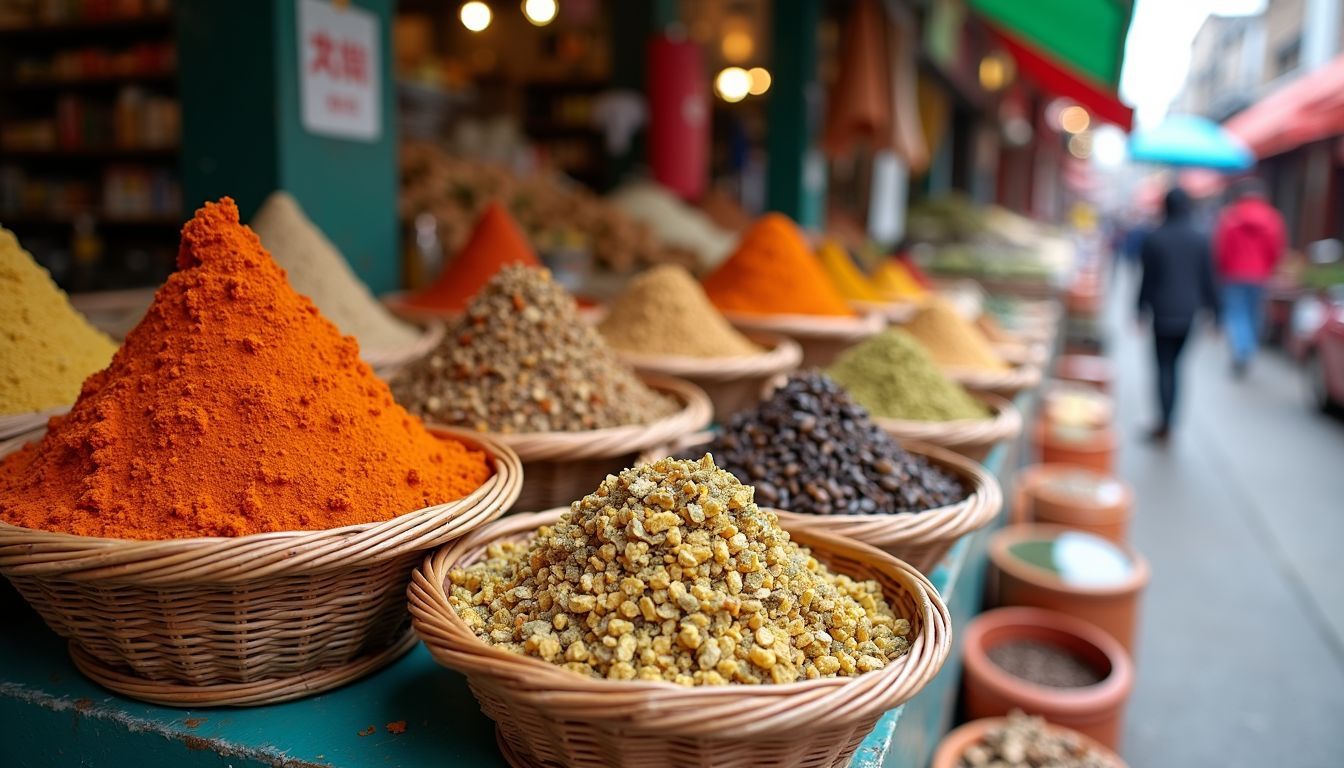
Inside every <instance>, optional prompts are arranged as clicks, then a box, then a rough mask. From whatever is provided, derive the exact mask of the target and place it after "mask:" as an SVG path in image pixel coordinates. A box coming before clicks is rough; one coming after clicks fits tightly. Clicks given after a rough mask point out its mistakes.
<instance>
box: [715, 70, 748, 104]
mask: <svg viewBox="0 0 1344 768" xmlns="http://www.w3.org/2000/svg"><path fill="white" fill-rule="evenodd" d="M714 90H715V91H717V92H718V94H719V98H721V99H723V100H724V101H726V102H728V103H730V104H731V103H735V102H739V101H741V100H743V99H745V98H747V94H748V93H751V75H749V74H747V70H745V69H743V68H741V67H725V68H724V69H723V70H722V71H721V72H719V76H718V77H716V78H714Z"/></svg>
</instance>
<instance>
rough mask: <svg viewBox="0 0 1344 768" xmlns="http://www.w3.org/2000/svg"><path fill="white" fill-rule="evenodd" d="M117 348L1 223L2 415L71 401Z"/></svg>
mask: <svg viewBox="0 0 1344 768" xmlns="http://www.w3.org/2000/svg"><path fill="white" fill-rule="evenodd" d="M116 351H117V345H116V343H115V342H113V341H112V339H110V338H108V337H107V336H106V335H105V334H103V333H102V332H101V331H99V330H98V329H96V328H94V327H93V326H92V325H91V324H89V321H88V320H86V319H85V318H84V316H83V315H81V314H79V312H78V311H76V310H75V308H74V307H72V306H70V299H69V297H67V296H66V295H65V292H64V291H62V290H61V289H60V288H59V287H57V285H56V283H54V282H52V279H51V275H49V274H47V271H46V270H45V269H43V268H42V267H41V266H39V265H38V263H37V262H36V261H34V260H33V257H32V256H31V255H29V253H28V252H27V251H25V250H24V249H23V247H22V246H20V245H19V241H18V238H16V237H15V236H14V233H13V232H10V231H9V230H7V229H4V228H3V227H0V416H7V415H10V414H15V413H32V412H34V411H45V410H48V409H50V408H56V407H59V406H62V405H70V404H71V403H73V402H75V398H76V397H78V396H79V388H80V386H81V385H82V384H83V383H84V379H85V378H87V377H88V376H89V374H91V373H94V372H96V371H99V370H102V369H103V368H105V367H106V366H107V364H108V361H110V360H111V359H112V353H114V352H116Z"/></svg>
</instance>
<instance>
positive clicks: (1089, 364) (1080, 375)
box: [1055, 355, 1115, 394]
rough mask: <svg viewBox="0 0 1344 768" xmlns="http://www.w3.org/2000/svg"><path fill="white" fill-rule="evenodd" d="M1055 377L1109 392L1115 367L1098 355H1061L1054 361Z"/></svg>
mask: <svg viewBox="0 0 1344 768" xmlns="http://www.w3.org/2000/svg"><path fill="white" fill-rule="evenodd" d="M1055 378H1057V379H1063V380H1064V381H1075V382H1078V383H1079V384H1087V385H1088V386H1091V387H1095V388H1096V389H1098V390H1100V391H1102V392H1105V393H1107V394H1110V392H1111V382H1112V381H1113V380H1114V379H1115V369H1114V367H1113V366H1112V365H1111V361H1110V360H1108V359H1106V358H1104V357H1101V356H1100V355H1061V356H1060V358H1059V362H1057V363H1055Z"/></svg>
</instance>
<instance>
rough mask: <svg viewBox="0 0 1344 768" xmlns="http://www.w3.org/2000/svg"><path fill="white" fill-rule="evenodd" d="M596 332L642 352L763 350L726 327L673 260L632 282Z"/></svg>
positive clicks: (692, 354) (740, 353)
mask: <svg viewBox="0 0 1344 768" xmlns="http://www.w3.org/2000/svg"><path fill="white" fill-rule="evenodd" d="M599 330H601V331H602V335H603V336H604V337H606V339H607V342H608V343H610V344H611V345H612V346H613V347H615V348H617V349H623V350H626V351H629V352H638V353H640V354H645V355H678V356H685V357H743V356H746V355H757V354H760V353H761V351H762V350H761V348H760V347H758V346H757V345H755V344H753V343H752V342H751V339H748V338H747V337H746V336H743V335H742V334H741V333H738V332H737V330H736V329H735V328H733V326H731V325H729V323H728V321H727V320H726V319H724V317H723V315H721V314H719V310H718V309H716V308H715V307H714V305H713V304H712V303H710V301H709V297H708V296H706V295H705V290H704V289H703V288H701V287H700V284H699V283H698V282H696V280H695V278H694V277H692V276H691V273H690V272H687V271H686V270H685V269H684V268H682V267H678V266H675V265H672V264H665V265H663V266H658V267H653V268H652V269H649V270H648V271H646V272H643V273H641V274H640V275H639V276H637V277H635V279H633V280H631V281H630V286H629V287H628V288H627V289H626V291H625V293H623V294H621V297H620V298H619V299H617V300H616V301H615V302H614V303H612V305H611V310H610V311H609V312H608V313H607V316H606V318H604V319H603V320H602V324H601V325H600V326H599Z"/></svg>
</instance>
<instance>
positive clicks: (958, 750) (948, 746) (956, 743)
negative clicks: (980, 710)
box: [929, 717, 1128, 768]
mask: <svg viewBox="0 0 1344 768" xmlns="http://www.w3.org/2000/svg"><path fill="white" fill-rule="evenodd" d="M1006 722H1008V719H1007V718H1005V717H985V718H981V719H980V720H972V721H971V722H969V723H966V724H964V725H961V726H959V727H957V728H954V729H953V730H952V731H950V732H948V734H947V735H946V736H944V737H943V740H942V741H940V742H938V750H937V751H936V752H934V753H933V762H932V763H931V764H930V766H929V768H959V766H960V765H961V756H962V755H964V754H966V750H968V749H970V748H971V747H973V746H975V745H976V744H979V743H980V742H982V741H984V739H985V735H986V734H988V733H989V732H990V731H992V730H994V729H995V728H1000V727H1002V726H1003V724H1004V723H1006ZM1045 730H1046V731H1047V732H1048V733H1051V734H1058V735H1064V734H1068V735H1070V736H1072V737H1073V738H1074V739H1075V740H1077V741H1078V743H1080V744H1082V745H1083V746H1085V747H1087V748H1088V749H1090V750H1092V751H1093V752H1096V753H1098V754H1100V755H1101V756H1102V757H1104V758H1105V759H1107V760H1110V761H1111V764H1112V765H1113V766H1114V768H1128V766H1127V765H1126V763H1125V761H1124V760H1121V759H1120V756H1119V755H1117V754H1115V752H1113V751H1111V750H1110V749H1107V748H1106V746H1105V745H1103V744H1101V743H1099V742H1098V741H1097V740H1096V739H1093V738H1091V737H1089V736H1087V735H1085V734H1082V733H1079V732H1078V731H1075V730H1073V729H1072V728H1065V727H1063V726H1061V725H1053V724H1051V723H1046V724H1045Z"/></svg>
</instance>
